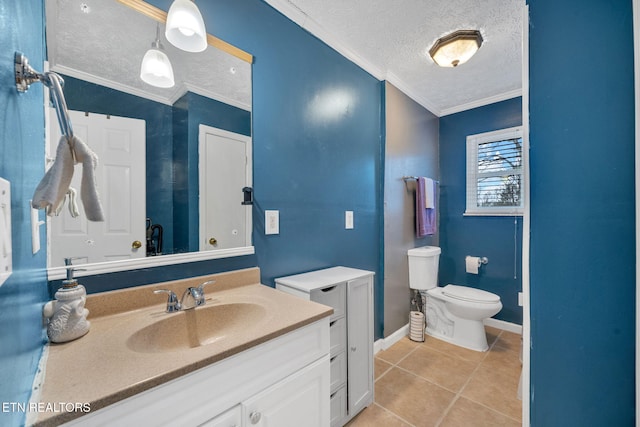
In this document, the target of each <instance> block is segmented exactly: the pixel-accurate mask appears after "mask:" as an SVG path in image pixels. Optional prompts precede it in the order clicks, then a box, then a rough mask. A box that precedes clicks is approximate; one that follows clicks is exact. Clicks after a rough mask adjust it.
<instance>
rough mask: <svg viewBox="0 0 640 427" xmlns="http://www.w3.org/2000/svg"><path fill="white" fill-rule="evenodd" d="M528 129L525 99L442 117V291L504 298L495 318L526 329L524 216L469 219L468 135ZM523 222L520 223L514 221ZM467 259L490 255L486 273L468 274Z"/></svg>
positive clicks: (483, 268) (472, 217) (484, 270)
mask: <svg viewBox="0 0 640 427" xmlns="http://www.w3.org/2000/svg"><path fill="white" fill-rule="evenodd" d="M521 124H522V98H519V97H518V98H513V99H509V100H507V101H502V102H499V103H496V104H491V105H487V106H484V107H480V108H474V109H472V110H468V111H463V112H460V113H457V114H451V115H449V116H444V117H441V118H440V246H441V247H442V254H441V255H440V274H439V278H438V280H439V284H440V285H441V286H444V285H447V284H449V283H453V284H459V285H466V286H472V287H474V288H480V289H484V290H487V291H489V292H493V293H495V294H497V295H500V300H501V301H502V305H503V307H502V310H501V311H500V313H498V314H497V315H496V316H495V317H496V318H497V319H501V320H505V321H507V322H512V323H517V324H520V325H521V324H522V307H519V306H518V292H520V291H521V290H522V217H517V218H516V219H514V217H497V216H463V213H464V211H465V207H466V186H467V183H466V179H467V175H466V143H467V140H466V138H467V136H468V135H473V134H477V133H483V132H490V131H494V130H498V129H505V128H509V127H513V126H519V125H521ZM516 221H517V224H515V223H514V222H516ZM514 239H515V241H514ZM466 255H474V256H486V257H487V258H489V263H488V264H487V265H485V266H483V267H482V268H481V271H480V274H478V275H473V274H467V273H466V272H465V265H464V257H465V256H466Z"/></svg>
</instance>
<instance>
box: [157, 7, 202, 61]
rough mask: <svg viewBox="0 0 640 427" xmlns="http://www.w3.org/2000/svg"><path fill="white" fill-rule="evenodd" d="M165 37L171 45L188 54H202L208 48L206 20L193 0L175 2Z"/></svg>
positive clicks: (171, 8)
mask: <svg viewBox="0 0 640 427" xmlns="http://www.w3.org/2000/svg"><path fill="white" fill-rule="evenodd" d="M164 35H165V37H166V38H167V40H169V43H171V44H172V45H174V46H175V47H177V48H178V49H182V50H185V51H187V52H202V51H203V50H205V49H206V48H207V30H206V29H205V28H204V20H203V19H202V15H201V14H200V10H199V9H198V6H196V4H195V3H194V2H193V1H192V0H175V1H174V2H173V3H172V4H171V7H170V8H169V13H168V15H167V27H166V29H165V32H164Z"/></svg>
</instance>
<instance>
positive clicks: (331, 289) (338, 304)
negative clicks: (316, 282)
mask: <svg viewBox="0 0 640 427" xmlns="http://www.w3.org/2000/svg"><path fill="white" fill-rule="evenodd" d="M346 300H347V287H346V286H345V284H344V283H339V284H337V285H334V286H328V287H326V288H322V289H314V290H312V291H311V301H315V302H319V303H320V304H324V305H328V306H329V307H333V315H332V316H331V320H333V319H337V318H339V317H342V316H344V311H345V301H346Z"/></svg>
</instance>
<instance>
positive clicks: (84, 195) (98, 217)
mask: <svg viewBox="0 0 640 427" xmlns="http://www.w3.org/2000/svg"><path fill="white" fill-rule="evenodd" d="M73 144H74V145H73V149H74V151H75V153H76V159H77V161H78V163H82V181H81V183H80V199H81V200H82V205H83V206H84V213H85V214H86V215H87V219H88V220H89V221H104V214H103V213H102V205H101V204H100V198H99V197H98V186H97V183H96V177H95V172H96V167H97V166H98V156H96V154H95V153H94V152H93V151H91V149H90V148H89V146H88V145H87V144H85V143H84V142H82V140H81V139H79V138H76V137H73Z"/></svg>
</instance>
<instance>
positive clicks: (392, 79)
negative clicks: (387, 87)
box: [387, 72, 442, 117]
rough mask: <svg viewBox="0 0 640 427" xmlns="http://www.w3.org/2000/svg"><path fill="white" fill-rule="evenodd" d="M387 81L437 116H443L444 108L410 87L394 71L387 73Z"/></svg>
mask: <svg viewBox="0 0 640 427" xmlns="http://www.w3.org/2000/svg"><path fill="white" fill-rule="evenodd" d="M387 81H388V82H389V83H391V84H392V85H394V86H395V87H397V88H398V89H399V90H400V91H401V92H402V93H404V94H405V95H407V96H408V97H409V98H411V99H413V100H414V101H415V102H417V103H418V104H420V105H422V106H423V107H424V108H426V109H427V110H429V111H430V112H432V113H433V114H435V115H436V116H437V117H440V116H442V110H440V108H438V106H436V105H435V104H434V103H433V102H431V101H429V100H428V99H425V98H424V97H421V96H419V95H418V94H417V93H415V92H414V91H413V89H411V87H409V85H407V84H406V83H405V82H404V81H403V80H402V79H400V78H399V77H398V76H396V75H395V74H393V73H392V72H389V73H387Z"/></svg>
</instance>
